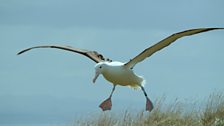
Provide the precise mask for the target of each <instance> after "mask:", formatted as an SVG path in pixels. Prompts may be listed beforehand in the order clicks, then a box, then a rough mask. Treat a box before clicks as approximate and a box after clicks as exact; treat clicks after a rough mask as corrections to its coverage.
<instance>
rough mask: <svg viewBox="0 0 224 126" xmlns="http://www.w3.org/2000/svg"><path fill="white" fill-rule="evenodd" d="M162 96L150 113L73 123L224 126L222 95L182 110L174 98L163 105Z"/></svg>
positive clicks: (87, 125)
mask: <svg viewBox="0 0 224 126" xmlns="http://www.w3.org/2000/svg"><path fill="white" fill-rule="evenodd" d="M164 101H165V98H161V99H160V100H157V101H156V104H155V108H154V110H153V111H152V112H150V113H149V112H145V111H141V112H129V111H125V112H124V113H123V114H121V115H120V114H115V113H111V112H102V113H101V114H100V115H97V116H94V117H88V118H85V119H81V120H79V121H77V122H75V123H74V126H224V94H223V93H218V94H217V93H216V94H215V93H214V94H211V95H210V96H209V98H208V100H207V102H206V106H205V107H201V108H199V109H196V108H195V107H192V108H193V109H191V110H186V108H184V106H183V104H181V103H180V102H179V101H178V100H175V102H174V103H172V104H170V105H166V104H165V103H164Z"/></svg>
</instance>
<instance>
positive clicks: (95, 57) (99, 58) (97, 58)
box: [17, 45, 112, 63]
mask: <svg viewBox="0 0 224 126" xmlns="http://www.w3.org/2000/svg"><path fill="white" fill-rule="evenodd" d="M36 48H56V49H62V50H66V51H71V52H75V53H79V54H82V55H84V56H86V57H88V58H90V59H92V60H93V61H95V62H96V63H99V62H103V61H108V62H112V60H110V59H108V58H105V57H104V56H103V55H102V54H100V53H98V52H96V51H89V50H85V49H79V48H74V47H71V46H61V45H46V46H34V47H31V48H27V49H24V50H22V51H20V52H19V53H17V55H20V54H22V53H24V52H27V51H29V50H31V49H36Z"/></svg>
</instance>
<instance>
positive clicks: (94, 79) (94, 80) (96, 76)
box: [93, 71, 100, 83]
mask: <svg viewBox="0 0 224 126" xmlns="http://www.w3.org/2000/svg"><path fill="white" fill-rule="evenodd" d="M99 75H100V72H98V71H96V74H95V77H94V78H93V83H95V82H96V79H97V78H98V76H99Z"/></svg>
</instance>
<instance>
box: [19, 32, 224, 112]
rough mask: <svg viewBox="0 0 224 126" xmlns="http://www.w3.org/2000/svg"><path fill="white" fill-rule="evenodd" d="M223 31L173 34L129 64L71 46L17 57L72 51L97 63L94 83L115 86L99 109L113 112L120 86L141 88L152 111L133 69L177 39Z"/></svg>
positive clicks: (147, 108) (141, 83)
mask: <svg viewBox="0 0 224 126" xmlns="http://www.w3.org/2000/svg"><path fill="white" fill-rule="evenodd" d="M221 29H222V30H223V29H224V28H198V29H190V30H185V31H182V32H178V33H175V34H172V35H170V36H168V37H167V38H165V39H163V40H161V41H159V42H158V43H156V44H154V45H152V46H150V47H148V48H146V49H145V50H144V51H142V52H141V53H140V54H138V55H137V56H135V57H134V58H132V59H131V60H130V61H128V62H118V61H112V60H111V59H109V58H105V57H104V56H103V55H102V54H100V53H98V52H96V51H91V50H86V49H80V48H74V47H71V46H61V45H44V46H34V47H31V48H27V49H24V50H22V51H20V52H19V53H18V54H17V55H20V54H22V53H24V52H27V51H29V50H31V49H37V48H56V49H62V50H66V51H71V52H74V53H78V54H81V55H84V56H86V57H88V58H90V59H91V60H93V61H94V62H96V65H95V76H94V78H93V83H95V82H96V80H97V77H98V76H99V75H100V74H101V75H103V77H104V78H105V79H106V80H107V81H109V82H111V83H112V84H113V88H112V91H111V93H110V95H109V97H108V98H107V99H106V100H104V101H103V102H102V103H101V104H100V105H99V107H100V108H101V109H102V110H103V111H106V110H111V108H112V102H111V97H112V95H113V93H114V90H115V87H116V86H117V85H120V86H129V87H133V88H139V89H141V90H142V91H143V93H144V96H145V98H146V108H145V109H146V111H152V110H153V103H152V101H151V100H150V99H149V97H148V95H147V93H146V91H145V89H144V82H145V79H144V78H143V77H141V76H139V75H137V74H136V73H134V71H133V68H134V66H135V65H136V64H137V63H139V62H141V61H143V60H144V59H146V58H147V57H150V56H151V55H152V54H154V53H155V52H157V51H159V50H161V49H163V48H164V47H167V46H168V45H170V44H171V43H173V42H175V41H176V40H177V39H179V38H181V37H184V36H190V35H194V34H198V33H202V32H207V31H211V30H221Z"/></svg>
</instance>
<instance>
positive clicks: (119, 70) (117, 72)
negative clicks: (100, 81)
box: [95, 61, 144, 88]
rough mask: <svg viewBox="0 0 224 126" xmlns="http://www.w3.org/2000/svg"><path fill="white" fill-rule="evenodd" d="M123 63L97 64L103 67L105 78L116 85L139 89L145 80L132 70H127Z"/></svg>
mask: <svg viewBox="0 0 224 126" xmlns="http://www.w3.org/2000/svg"><path fill="white" fill-rule="evenodd" d="M124 64H125V63H122V62H116V61H113V62H100V63H98V64H96V66H95V67H96V69H97V68H99V66H102V67H103V70H102V71H101V74H102V75H103V77H104V78H105V79H106V80H108V81H109V82H111V83H112V84H114V85H121V86H130V87H133V88H139V87H140V86H141V85H142V82H143V80H144V79H143V78H142V77H141V76H138V75H136V74H135V73H134V72H133V70H132V69H129V68H126V67H125V66H124Z"/></svg>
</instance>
